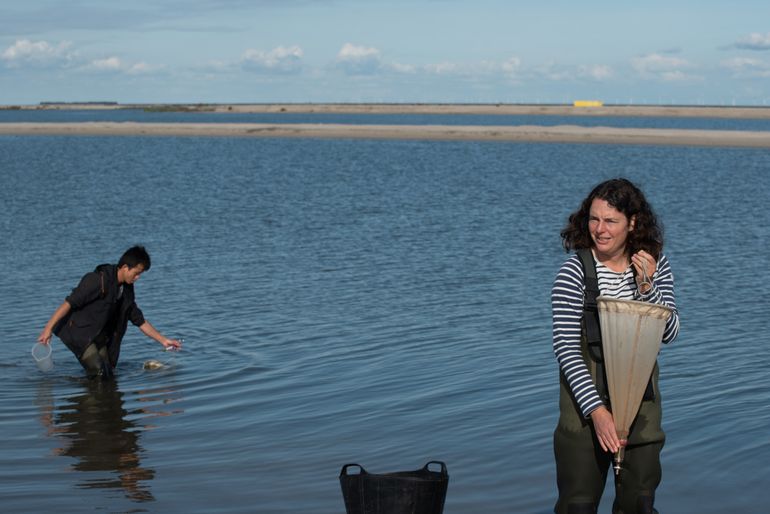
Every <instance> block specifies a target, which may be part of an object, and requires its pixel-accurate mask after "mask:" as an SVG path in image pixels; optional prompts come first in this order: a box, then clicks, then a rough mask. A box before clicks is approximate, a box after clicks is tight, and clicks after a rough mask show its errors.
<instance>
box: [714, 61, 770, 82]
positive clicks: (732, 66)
mask: <svg viewBox="0 0 770 514" xmlns="http://www.w3.org/2000/svg"><path fill="white" fill-rule="evenodd" d="M721 65H722V67H723V68H726V69H728V70H730V71H732V72H733V74H734V75H735V76H736V77H760V78H766V77H770V63H768V62H766V61H762V60H760V59H752V58H749V57H735V58H733V59H728V60H726V61H722V63H721Z"/></svg>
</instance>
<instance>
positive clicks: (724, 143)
mask: <svg viewBox="0 0 770 514" xmlns="http://www.w3.org/2000/svg"><path fill="white" fill-rule="evenodd" d="M0 135H17V136H31V135H54V136H176V137H193V136H196V137H201V136H202V137H261V138H270V137H272V138H326V139H402V140H437V141H441V140H444V141H453V140H465V141H508V142H516V141H520V142H542V143H548V142H552V143H556V142H559V143H603V144H629V145H666V146H670V145H682V146H717V147H755V148H770V131H737V130H680V129H645V128H614V127H581V126H575V125H559V126H555V127H550V126H533V125H520V126H488V125H484V126H482V125H466V126H454V125H348V124H288V123H287V124H267V123H135V122H78V123H0Z"/></svg>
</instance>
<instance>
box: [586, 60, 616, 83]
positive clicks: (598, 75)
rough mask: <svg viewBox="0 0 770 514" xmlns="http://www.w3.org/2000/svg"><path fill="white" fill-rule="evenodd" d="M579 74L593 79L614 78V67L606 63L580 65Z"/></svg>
mask: <svg viewBox="0 0 770 514" xmlns="http://www.w3.org/2000/svg"><path fill="white" fill-rule="evenodd" d="M578 76H580V77H583V78H588V79H591V80H597V81H602V80H607V79H610V78H612V76H613V72H612V68H610V67H609V66H606V65H604V64H594V65H588V66H580V67H579V68H578Z"/></svg>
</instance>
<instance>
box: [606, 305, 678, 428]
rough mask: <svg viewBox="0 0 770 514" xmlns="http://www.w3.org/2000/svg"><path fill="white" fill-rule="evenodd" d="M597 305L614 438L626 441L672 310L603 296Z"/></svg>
mask: <svg viewBox="0 0 770 514" xmlns="http://www.w3.org/2000/svg"><path fill="white" fill-rule="evenodd" d="M597 304H598V306H599V321H600V323H601V330H602V346H603V349H604V364H605V369H606V373H607V387H608V388H609V393H610V403H611V404H612V417H613V418H614V419H615V429H616V430H617V432H618V437H619V438H620V439H626V438H628V431H629V429H630V427H631V423H633V421H634V418H635V417H636V414H637V412H639V406H640V405H641V403H642V397H643V396H644V391H645V389H646V388H647V383H648V382H649V381H650V375H652V370H653V368H654V367H655V360H656V359H657V357H658V352H659V351H660V343H661V340H662V339H663V331H664V330H665V328H666V320H667V319H668V318H669V316H671V312H672V311H673V309H671V308H670V307H667V306H665V305H658V304H655V303H646V302H637V301H632V300H618V299H616V298H606V297H603V296H600V297H599V298H598V299H597Z"/></svg>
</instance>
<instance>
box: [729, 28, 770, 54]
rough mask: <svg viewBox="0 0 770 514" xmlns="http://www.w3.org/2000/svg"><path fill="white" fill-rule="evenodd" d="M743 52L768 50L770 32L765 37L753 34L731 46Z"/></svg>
mask: <svg viewBox="0 0 770 514" xmlns="http://www.w3.org/2000/svg"><path fill="white" fill-rule="evenodd" d="M733 46H734V47H735V48H741V49H743V50H770V32H768V33H767V34H765V35H762V34H759V33H757V32H754V33H752V34H749V35H748V36H746V37H744V38H742V39H740V40H738V42H736V43H735V45H733Z"/></svg>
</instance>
